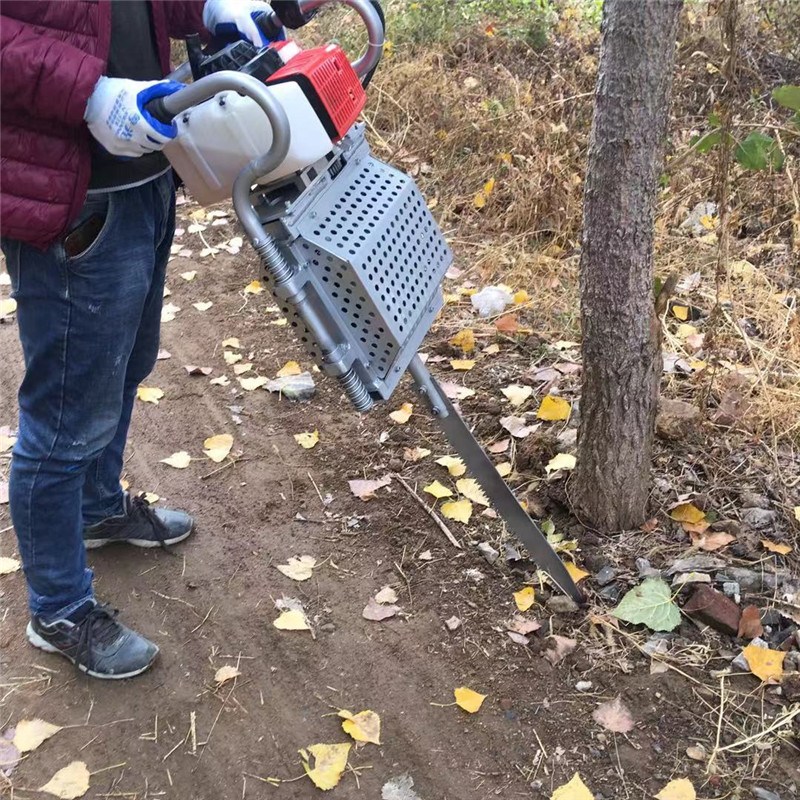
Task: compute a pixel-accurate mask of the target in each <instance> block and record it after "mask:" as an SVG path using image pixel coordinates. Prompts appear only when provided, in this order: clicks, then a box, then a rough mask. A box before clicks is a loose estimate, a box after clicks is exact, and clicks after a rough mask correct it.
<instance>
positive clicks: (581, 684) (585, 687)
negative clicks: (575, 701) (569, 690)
mask: <svg viewBox="0 0 800 800" xmlns="http://www.w3.org/2000/svg"><path fill="white" fill-rule="evenodd" d="M592 686H593V684H592V682H591V681H578V682H577V683H576V684H575V688H576V689H577V690H578V691H579V692H588V691H589V690H590V689H591V688H592Z"/></svg>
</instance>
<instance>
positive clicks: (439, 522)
mask: <svg viewBox="0 0 800 800" xmlns="http://www.w3.org/2000/svg"><path fill="white" fill-rule="evenodd" d="M394 477H395V478H397V480H398V481H400V485H401V486H402V487H403V488H404V489H405V490H406V491H407V492H408V493H409V494H410V495H411V496H412V497H413V498H414V499H415V500H416V501H417V503H419V504H420V506H422V508H423V509H425V513H426V514H427V515H428V516H429V517H430V518H431V519H432V520H433V521H434V522H435V523H436V525H437V527H438V528H439V530H440V531H441V532H442V533H443V534H444V535H445V536H446V537H447V541H448V542H450V544H452V545H453V547H457V548H458V549H459V550H462V549H463V548H462V547H461V543H460V542H459V541H458V539H456V537H455V536H453V533H452V531H451V530H450V528H448V527H447V525H445V524H444V522H442V520H441V519H440V518H439V516H438V515H437V514H436V512H435V511H434V510H433V509H432V508H428V506H427V505H426V504H425V501H424V500H423V499H422V498H421V497H420V496H419V495H418V494H417V493H416V492H415V491H414V490H413V489H412V488H411V487H410V486H409V485H408V484H407V483H406V482H405V481H404V480H403V478H402V477H400V475H398V474H397V473H395V474H394Z"/></svg>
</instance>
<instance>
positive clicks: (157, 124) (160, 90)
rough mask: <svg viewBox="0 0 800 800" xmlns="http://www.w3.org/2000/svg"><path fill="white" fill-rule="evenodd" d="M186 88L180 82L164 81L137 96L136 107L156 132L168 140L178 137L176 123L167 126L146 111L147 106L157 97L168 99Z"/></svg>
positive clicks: (143, 90)
mask: <svg viewBox="0 0 800 800" xmlns="http://www.w3.org/2000/svg"><path fill="white" fill-rule="evenodd" d="M184 88H185V86H184V85H183V84H182V83H178V81H163V82H162V83H154V84H153V85H152V86H148V87H147V88H146V89H142V91H141V92H139V94H138V95H136V105H137V106H138V108H139V111H140V112H141V114H142V116H143V117H144V118H145V120H147V122H148V124H149V125H151V126H152V128H153V129H154V130H155V131H156V132H158V133H160V134H161V135H162V136H166V137H167V138H168V139H174V138H175V137H176V136H177V135H178V128H177V126H176V125H175V123H174V122H171V123H169V124H167V123H165V122H161V121H160V120H157V119H156V118H155V117H153V116H151V115H150V114H149V113H148V112H147V111H146V110H145V106H146V105H147V104H148V103H149V102H150V101H151V100H155V99H156V98H157V97H167V96H168V95H171V94H175V92H178V91H180V90H181V89H184Z"/></svg>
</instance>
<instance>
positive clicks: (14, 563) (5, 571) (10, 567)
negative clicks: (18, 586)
mask: <svg viewBox="0 0 800 800" xmlns="http://www.w3.org/2000/svg"><path fill="white" fill-rule="evenodd" d="M20 566H21V565H20V563H19V561H18V560H17V559H16V558H9V557H8V556H0V575H10V574H11V573H12V572H18V571H19V568H20Z"/></svg>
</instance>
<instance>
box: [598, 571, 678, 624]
mask: <svg viewBox="0 0 800 800" xmlns="http://www.w3.org/2000/svg"><path fill="white" fill-rule="evenodd" d="M612 613H613V614H614V616H615V617H616V618H617V619H621V620H623V622H631V623H633V624H634V625H647V627H648V628H650V630H652V631H671V630H674V629H675V628H677V627H678V625H680V623H681V612H680V611H679V610H678V606H676V605H675V603H673V602H672V593H671V592H670V588H669V586H668V585H667V584H666V583H664V581H662V580H661V578H647V579H646V580H645V581H643V582H642V583H641V584H639V586H636V587H634V588H633V589H631V590H630V591H629V592H628V593H627V594H626V595H625V597H623V598H622V600H621V602H620V604H619V605H618V606H617V607H616V608H615V609H614V611H613V612H612Z"/></svg>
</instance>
